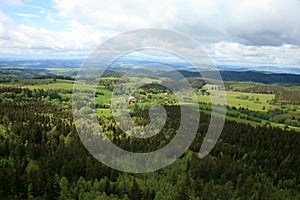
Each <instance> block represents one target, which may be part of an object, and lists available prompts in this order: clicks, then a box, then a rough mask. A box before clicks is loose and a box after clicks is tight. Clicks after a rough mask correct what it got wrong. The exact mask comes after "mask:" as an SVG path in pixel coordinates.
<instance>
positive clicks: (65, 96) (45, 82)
mask: <svg viewBox="0 0 300 200" xmlns="http://www.w3.org/2000/svg"><path fill="white" fill-rule="evenodd" d="M103 79H104V80H116V78H115V77H105V78H103ZM141 79H143V83H151V82H152V81H155V82H156V83H160V82H161V81H162V79H151V78H143V77H134V78H133V79H132V80H133V81H132V82H131V83H129V85H130V87H133V88H134V87H135V85H136V84H139V83H140V82H141ZM254 84H256V83H254ZM254 84H253V85H254ZM73 85H74V81H72V80H62V79H57V80H54V79H19V80H18V81H14V82H10V83H1V84H0V87H1V86H15V87H23V88H29V89H44V90H48V89H60V90H61V91H63V90H72V89H73ZM258 85H259V86H261V87H266V86H265V85H263V84H258ZM250 86H251V85H249V83H230V87H231V88H234V89H235V91H232V90H231V91H226V104H227V106H229V107H230V108H233V107H235V108H236V109H239V108H244V109H249V110H251V111H259V112H264V113H266V112H268V111H269V110H274V109H283V107H282V106H281V105H278V104H277V105H274V104H273V103H272V100H273V99H274V98H275V94H258V93H251V92H241V91H236V89H238V90H244V89H247V88H249V87H250ZM84 87H85V88H89V85H88V84H87V85H84ZM267 87H278V86H273V85H270V86H269V85H268V86H267ZM280 87H283V86H280ZM210 88H214V86H213V85H206V86H205V89H206V90H207V91H208V92H211V91H210ZM289 88H290V89H291V90H297V91H298V90H300V87H298V86H293V87H289ZM97 92H100V93H99V94H98V95H97V96H96V97H95V103H96V104H100V105H105V104H110V103H111V102H110V99H111V96H112V91H111V90H110V89H108V88H106V87H105V86H103V85H99V86H98V87H97ZM214 92H216V93H217V90H214ZM211 94H213V92H211ZM60 95H61V96H62V101H63V103H65V104H68V103H70V102H71V99H72V93H70V92H67V93H64V92H60ZM152 96H153V95H152ZM160 97H161V98H162V99H165V100H163V101H168V100H170V99H171V98H172V97H171V96H168V95H167V96H165V95H163V94H156V98H154V99H152V100H151V99H150V100H148V101H149V102H148V103H150V104H151V103H154V102H152V101H154V100H155V101H156V100H158V99H160ZM197 97H198V101H199V102H204V103H207V104H208V105H207V106H209V104H210V103H211V97H210V96H208V95H202V94H201V92H200V91H199V92H197ZM157 98H158V99H157ZM54 103H59V102H58V101H55V102H54ZM145 103H147V102H145ZM176 103H177V102H176ZM139 104H143V103H139ZM201 106H202V107H203V108H204V109H202V111H204V112H209V111H207V110H205V109H206V107H205V105H201ZM299 109H300V106H299V105H285V106H284V110H285V112H284V113H282V114H280V117H282V118H286V119H296V120H297V119H299V118H300V112H299ZM238 112H239V111H234V110H232V109H231V110H229V111H228V113H229V114H230V113H231V114H233V115H231V116H227V117H226V118H227V119H228V120H235V121H237V122H243V123H250V124H252V125H253V126H256V125H262V124H263V125H264V124H268V125H270V126H279V127H281V128H287V125H286V124H284V123H275V122H273V121H267V120H264V119H261V122H257V121H251V120H249V119H246V118H240V117H234V116H235V114H236V113H238ZM96 113H97V114H98V115H101V116H109V115H111V110H110V109H109V108H97V109H96ZM243 115H244V116H246V115H245V114H243ZM237 116H238V115H237ZM288 128H291V129H295V130H297V131H300V128H299V127H295V126H292V125H289V126H288Z"/></svg>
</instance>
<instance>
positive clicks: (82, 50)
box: [0, 0, 300, 68]
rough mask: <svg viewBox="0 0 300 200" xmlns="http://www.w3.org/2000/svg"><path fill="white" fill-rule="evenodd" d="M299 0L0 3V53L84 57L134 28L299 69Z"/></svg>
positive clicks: (237, 61)
mask: <svg viewBox="0 0 300 200" xmlns="http://www.w3.org/2000/svg"><path fill="white" fill-rule="evenodd" d="M299 19H300V1H299V0H285V1H282V0H247V1H246V0H215V1H212V0H185V1H182V0H164V1H161V0H160V1H156V0H151V1H150V0H149V1H148V0H126V1H124V0H111V1H104V0H48V1H46V0H0V47H1V48H0V58H15V59H24V58H26V59H31V58H41V59H68V58H70V59H73V58H84V57H85V56H87V55H88V54H89V53H90V52H91V51H92V50H93V49H94V48H95V47H97V46H98V45H99V44H101V42H103V41H105V40H107V39H109V38H111V37H112V36H115V35H117V34H120V33H123V32H125V31H131V30H134V29H140V28H163V29H169V30H174V31H177V32H180V33H183V34H185V35H187V36H189V37H191V38H192V39H194V40H195V41H197V42H198V43H199V44H200V45H201V46H203V48H204V49H205V51H206V52H207V54H208V55H209V56H210V57H211V58H212V59H213V60H214V62H215V63H216V64H220V65H221V64H224V65H236V66H280V67H294V68H300V22H299Z"/></svg>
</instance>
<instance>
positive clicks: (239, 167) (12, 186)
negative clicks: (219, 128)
mask: <svg viewBox="0 0 300 200" xmlns="http://www.w3.org/2000/svg"><path fill="white" fill-rule="evenodd" d="M0 90H2V94H3V93H7V92H10V95H14V96H15V97H14V98H15V99H17V98H19V100H18V101H17V100H15V101H7V100H4V98H3V99H1V100H2V101H1V102H0V199H27V198H36V199H97V198H98V199H113V198H114V199H128V198H129V199H147V200H148V199H155V198H156V199H191V198H192V197H193V198H196V197H199V199H235V198H240V199H293V198H294V199H297V198H299V197H300V196H299V195H300V194H299V188H300V173H299V171H300V148H299V147H300V134H299V133H297V132H294V131H288V130H282V129H279V128H270V127H266V126H257V127H252V126H250V125H247V124H241V123H237V122H234V121H227V122H226V125H225V127H224V130H223V132H222V135H221V138H220V139H219V142H218V143H217V145H216V146H215V147H214V149H213V151H212V152H211V153H210V154H209V155H208V156H206V157H205V158H203V159H199V158H198V153H197V152H198V151H199V149H200V147H201V144H202V140H203V137H204V135H205V133H206V131H207V129H208V125H209V119H210V116H208V115H205V114H203V113H201V121H200V124H199V130H198V135H197V136H196V138H195V140H194V142H193V144H192V145H191V146H190V148H189V150H188V151H187V153H186V154H184V155H183V156H181V158H180V159H179V160H178V161H176V162H175V163H173V164H172V165H171V166H168V167H166V168H165V169H161V170H159V171H157V172H153V173H147V174H139V175H133V174H128V173H122V172H118V171H116V170H113V169H110V168H108V167H106V166H104V165H103V164H101V163H99V162H98V161H97V160H96V159H94V158H93V157H92V156H91V155H90V154H89V153H88V152H87V151H86V149H85V148H84V146H83V145H82V143H81V141H80V139H79V137H78V135H77V133H76V129H75V126H74V124H73V121H72V114H71V111H70V109H71V108H70V107H68V106H62V105H56V104H52V103H50V102H46V101H41V100H38V99H34V98H33V99H27V100H23V99H26V98H25V97H26V96H27V97H28V96H33V97H34V96H35V95H36V94H42V93H43V92H45V91H43V90H36V91H32V90H26V89H21V88H10V89H5V91H3V90H4V89H2V88H0ZM18 96H19V97H18ZM236 109H237V108H236ZM166 110H167V113H168V120H167V123H166V127H165V128H164V129H163V131H162V133H160V134H157V135H156V136H154V137H151V138H149V139H147V140H143V139H134V138H131V137H126V135H125V133H123V132H122V131H121V130H120V129H119V128H118V127H117V126H116V124H115V123H113V120H112V118H108V117H107V118H99V120H100V121H102V122H105V124H104V125H103V127H104V128H105V130H107V131H111V132H112V133H113V134H112V135H109V137H110V139H111V140H112V141H113V142H114V143H115V144H117V145H119V146H120V147H122V148H124V149H127V150H131V151H135V152H149V151H154V150H155V149H157V148H158V147H160V144H161V142H162V141H163V142H164V143H165V144H168V142H169V141H170V140H171V139H172V137H173V136H174V134H175V133H176V132H175V131H176V130H177V128H178V126H179V121H180V109H178V107H176V106H168V107H166ZM244 112H247V111H244ZM146 115H147V112H145V111H143V110H141V111H137V112H136V113H134V114H132V116H133V117H135V118H136V119H137V120H138V121H139V123H140V124H147V123H149V117H148V118H147V117H146Z"/></svg>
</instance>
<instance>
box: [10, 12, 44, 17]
mask: <svg viewBox="0 0 300 200" xmlns="http://www.w3.org/2000/svg"><path fill="white" fill-rule="evenodd" d="M14 15H16V16H19V17H24V18H34V17H39V16H38V15H33V14H29V13H14Z"/></svg>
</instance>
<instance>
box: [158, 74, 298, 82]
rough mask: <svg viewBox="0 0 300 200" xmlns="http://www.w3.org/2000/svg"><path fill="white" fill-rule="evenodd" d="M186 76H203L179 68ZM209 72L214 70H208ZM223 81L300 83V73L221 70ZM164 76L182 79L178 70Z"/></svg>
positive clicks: (163, 75)
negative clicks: (177, 73)
mask: <svg viewBox="0 0 300 200" xmlns="http://www.w3.org/2000/svg"><path fill="white" fill-rule="evenodd" d="M178 72H180V73H181V74H182V75H183V76H184V77H201V74H200V73H199V72H191V71H186V70H178ZM206 73H208V74H210V73H213V72H206ZM220 74H221V76H222V79H223V81H239V82H258V83H265V84H273V83H278V84H288V85H300V75H297V74H276V73H263V72H256V71H245V72H237V71H220ZM160 76H162V77H169V78H173V79H175V80H180V79H181V78H182V77H180V76H178V75H176V72H174V71H173V72H165V73H161V74H160Z"/></svg>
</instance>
